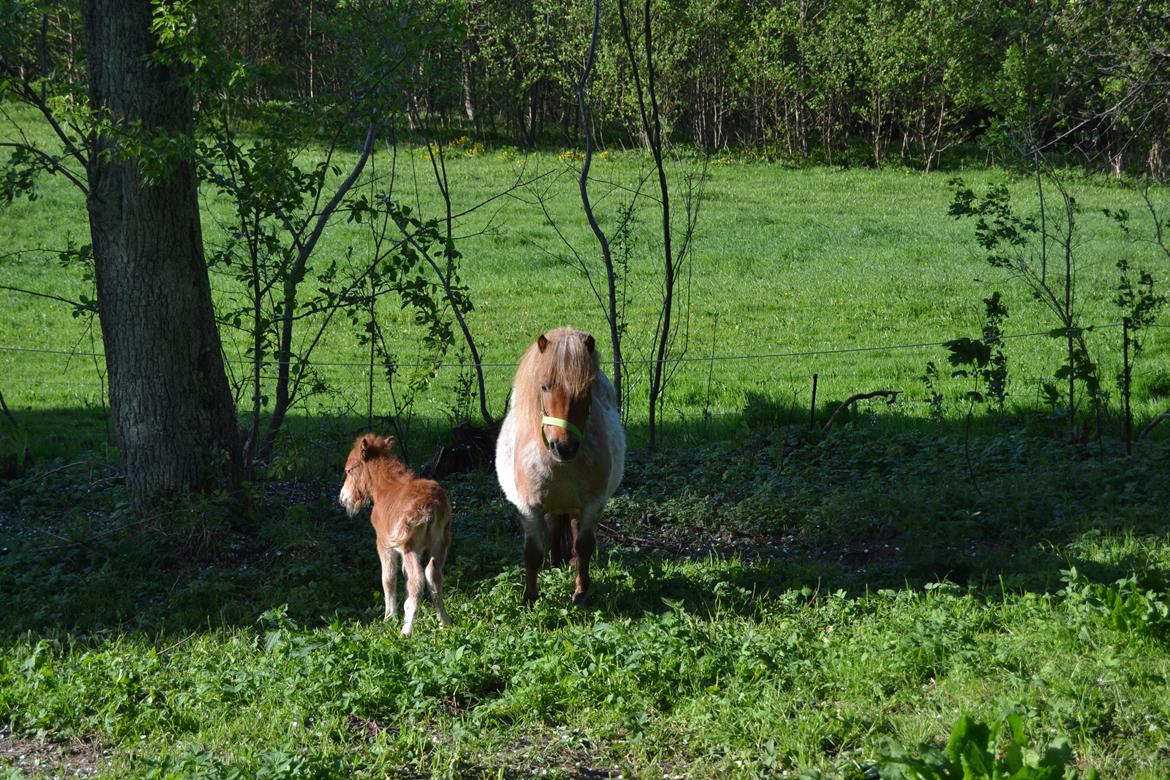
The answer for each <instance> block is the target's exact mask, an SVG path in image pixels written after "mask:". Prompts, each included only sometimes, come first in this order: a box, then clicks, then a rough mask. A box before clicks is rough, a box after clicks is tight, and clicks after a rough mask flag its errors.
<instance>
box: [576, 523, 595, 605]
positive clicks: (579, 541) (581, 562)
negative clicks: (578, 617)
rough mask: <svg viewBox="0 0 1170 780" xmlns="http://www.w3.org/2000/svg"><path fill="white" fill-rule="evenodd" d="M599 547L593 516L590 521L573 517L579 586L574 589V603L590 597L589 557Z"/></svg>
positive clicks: (578, 603) (579, 602)
mask: <svg viewBox="0 0 1170 780" xmlns="http://www.w3.org/2000/svg"><path fill="white" fill-rule="evenodd" d="M596 549H597V537H596V536H595V535H594V533H593V518H589V520H588V522H583V521H582V520H578V518H576V517H574V518H573V565H574V566H575V567H577V587H576V588H575V589H574V590H573V603H574V604H577V605H581V604H584V603H585V602H586V600H588V598H589V586H590V584H591V582H592V581H591V580H590V578H589V559H590V558H592V557H593V551H594V550H596Z"/></svg>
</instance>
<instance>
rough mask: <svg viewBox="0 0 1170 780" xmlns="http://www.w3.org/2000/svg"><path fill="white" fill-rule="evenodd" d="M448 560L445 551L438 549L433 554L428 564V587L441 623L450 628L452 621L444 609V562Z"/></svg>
mask: <svg viewBox="0 0 1170 780" xmlns="http://www.w3.org/2000/svg"><path fill="white" fill-rule="evenodd" d="M446 559H447V551H446V550H445V549H437V550H435V551H434V552H432V553H431V562H430V563H428V564H427V587H429V588H430V589H431V600H432V601H434V602H435V612H437V613H438V615H439V622H440V623H442V624H443V625H444V626H449V625H451V619H450V618H449V617H447V610H446V609H444V608H443V562H444V561H445V560H446Z"/></svg>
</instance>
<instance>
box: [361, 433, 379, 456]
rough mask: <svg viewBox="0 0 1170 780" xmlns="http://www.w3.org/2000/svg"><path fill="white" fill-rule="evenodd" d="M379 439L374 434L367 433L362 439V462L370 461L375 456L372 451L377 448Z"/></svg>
mask: <svg viewBox="0 0 1170 780" xmlns="http://www.w3.org/2000/svg"><path fill="white" fill-rule="evenodd" d="M377 444H378V437H377V436H375V435H374V434H372V433H367V434H366V435H365V436H363V437H362V444H361V447H362V460H369V459H370V457H371V455H372V454H373V453H372V452H371V451H372V450H373V449H374V448H375V447H376V446H377Z"/></svg>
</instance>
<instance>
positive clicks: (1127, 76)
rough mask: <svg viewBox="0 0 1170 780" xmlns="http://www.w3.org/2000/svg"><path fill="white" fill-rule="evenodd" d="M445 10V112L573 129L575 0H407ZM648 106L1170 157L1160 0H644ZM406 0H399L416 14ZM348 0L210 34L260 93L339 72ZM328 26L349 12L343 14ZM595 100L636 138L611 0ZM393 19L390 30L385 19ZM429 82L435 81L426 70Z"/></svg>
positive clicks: (1168, 44)
mask: <svg viewBox="0 0 1170 780" xmlns="http://www.w3.org/2000/svg"><path fill="white" fill-rule="evenodd" d="M419 2H422V3H431V4H432V8H431V11H430V12H431V13H433V12H434V9H433V5H435V4H438V5H449V7H448V8H446V9H444V10H445V13H446V15H448V16H454V17H456V18H457V19H458V20H459V23H458V24H454V25H452V26H451V27H450V32H451V35H452V37H451V39H450V40H448V41H447V42H446V44H445V45H444V46H443V47H442V49H443V50H442V51H438V50H435V51H432V52H431V55H432V57H433V59H432V60H431V61H430V62H429V63H427V64H426V65H424V64H420V65H419V66H418V67H419V68H420V69H421V68H424V67H431V68H432V69H433V68H434V67H435V66H436V65H440V67H439V70H440V71H441V76H442V79H441V80H440V81H436V80H435V79H434V78H431V77H430V76H433V75H434V73H433V72H432V73H431V74H430V76H428V77H427V78H425V79H420V81H419V83H420V84H426V85H427V87H426V91H425V93H419V94H412V95H411V96H410V97H411V99H412V100H413V101H414V102H415V104H416V105H417V106H418V107H419V108H420V109H422V110H427V111H431V112H434V113H435V114H436V115H438V116H440V117H442V119H443V120H444V121H445V122H446V123H448V124H449V125H453V126H458V125H464V126H469V127H471V128H473V129H474V131H475V132H477V133H480V134H485V135H490V136H493V137H496V138H502V139H503V140H506V141H508V142H511V143H517V144H521V145H528V146H530V145H535V144H537V143H540V142H542V141H544V142H557V143H565V144H572V143H577V142H578V141H579V139H580V127H579V124H578V122H579V120H578V112H577V104H576V95H575V92H574V86H573V82H574V79H575V75H574V74H576V73H579V72H580V68H581V65H582V62H583V57H584V53H585V50H586V48H587V46H586V44H587V41H588V35H589V29H590V21H591V16H590V14H591V9H590V7H589V4H588V3H561V2H553V1H552V0H465V2H454V0H419ZM652 2H653V3H654V6H655V7H654V9H653V11H654V14H653V15H654V20H655V26H656V30H655V33H654V38H655V40H656V50H657V54H658V57H659V62H660V64H659V66H658V68H659V72H658V77H659V82H660V85H661V86H660V89H661V98H662V107H663V118H664V120H665V122H666V125H667V128H668V130H669V134H670V137H671V138H672V139H673V141H675V142H682V143H693V144H695V145H698V146H702V147H705V148H708V149H715V148H722V147H728V146H733V147H751V148H756V149H759V150H760V151H762V152H764V153H766V154H768V155H771V156H778V157H786V158H793V159H809V158H811V159H819V160H824V161H826V162H842V161H852V162H858V163H861V162H870V163H873V164H879V165H880V164H883V163H886V162H887V161H889V160H891V159H898V160H902V161H905V162H906V163H908V164H912V165H916V166H920V167H924V168H931V167H933V166H935V165H937V164H938V161H939V158H940V156H941V155H942V154H943V153H944V152H946V151H947V150H948V149H951V148H953V147H955V146H956V145H959V144H965V143H970V142H979V143H981V144H982V146H983V148H985V149H986V150H987V151H988V152H989V153H991V154H994V155H997V156H999V159H1008V158H1010V157H1012V156H1013V155H1017V154H1019V153H1021V152H1023V153H1025V154H1026V153H1028V152H1033V151H1036V150H1040V151H1043V152H1045V153H1049V154H1057V155H1059V154H1067V153H1070V152H1075V153H1078V154H1079V155H1082V156H1083V158H1084V159H1087V160H1089V161H1090V163H1091V164H1092V165H1094V166H1100V167H1106V168H1110V169H1112V170H1114V171H1116V172H1120V171H1122V170H1149V171H1151V172H1153V173H1154V174H1156V175H1158V176H1159V177H1163V176H1164V175H1165V174H1166V172H1167V162H1168V159H1170V156H1168V150H1167V133H1168V130H1170V97H1168V95H1170V75H1168V70H1170V3H1167V2H1148V3H1143V2H1131V1H1129V0H1125V1H1123V2H1104V0H1089V1H1088V2H1084V1H1083V0H1082V1H1081V2H1077V1H1075V0H1066V1H1065V2H1048V1H1047V0H1045V1H1043V2H1042V1H1041V0H1009V1H1008V2H996V3H988V2H982V1H981V0H728V1H724V0H652ZM417 6H418V3H417V2H412V3H402V9H403V10H402V13H403V15H404V17H406V16H412V17H417V16H418V15H419V14H422V13H425V12H424V11H420V10H419V9H418V8H417ZM354 9H355V6H354V5H353V4H338V5H331V4H326V3H320V2H315V0H309V2H300V3H290V4H285V3H273V2H271V0H251V1H250V2H243V3H237V4H235V5H234V6H232V8H231V10H229V11H225V19H224V22H225V24H224V36H223V39H224V41H225V43H226V44H227V45H228V46H229V47H231V48H233V49H236V50H238V51H239V52H241V53H243V54H245V55H246V56H247V58H248V59H249V60H250V61H252V62H254V63H255V64H256V65H257V67H258V68H259V69H260V70H261V72H262V73H263V74H264V77H263V78H262V79H261V80H260V87H259V88H260V91H261V92H262V96H264V97H285V98H287V97H293V96H296V97H309V96H312V95H314V94H317V93H320V92H321V91H323V90H334V91H336V90H338V89H343V88H344V85H345V84H346V83H349V82H350V81H352V80H353V74H351V73H348V72H347V70H346V68H347V66H346V64H345V62H346V60H344V59H339V58H337V57H335V56H333V55H335V54H336V53H337V52H339V51H344V50H345V48H346V41H344V40H339V39H337V38H336V37H334V36H333V32H334V31H335V30H336V29H338V28H339V22H338V20H339V18H340V17H341V16H344V15H346V14H352V13H353V12H354ZM341 27H342V28H343V27H344V25H341ZM602 27H603V33H602V36H601V44H600V46H599V50H598V53H597V63H596V66H595V68H596V70H595V77H594V79H593V85H592V88H591V94H590V100H591V102H592V103H593V110H592V115H593V119H594V122H595V123H596V125H597V127H596V128H595V130H596V132H597V137H598V138H599V140H600V141H601V142H602V143H609V144H619V143H620V144H636V143H639V142H640V140H641V139H640V138H639V134H640V129H639V123H638V121H637V109H636V105H635V101H634V99H633V96H632V94H631V87H630V78H628V76H629V74H628V73H627V72H626V71H627V70H628V67H629V66H628V63H627V62H626V60H625V58H624V57H623V56H622V51H621V50H620V46H619V41H620V36H619V29H618V21H617V10H616V5H615V4H614V3H605V4H603V17H602ZM387 36H388V38H392V37H393V31H388V32H387ZM439 83H441V84H443V85H444V87H443V88H441V89H440V88H436V84H439Z"/></svg>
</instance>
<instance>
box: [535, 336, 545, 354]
mask: <svg viewBox="0 0 1170 780" xmlns="http://www.w3.org/2000/svg"><path fill="white" fill-rule="evenodd" d="M536 348H537V349H539V350H540V351H541V352H544V351H545V350H546V349H548V337H547V336H545V335H544V334H543V333H541V334H540V335H539V336H537V337H536Z"/></svg>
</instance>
